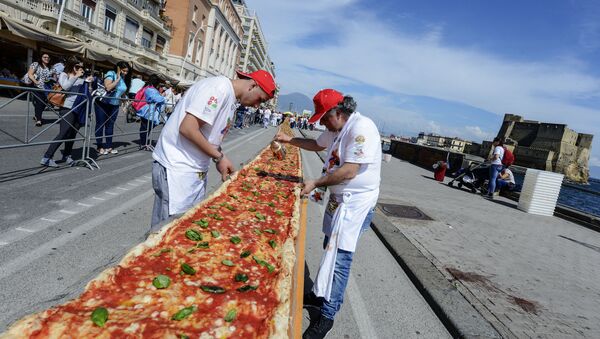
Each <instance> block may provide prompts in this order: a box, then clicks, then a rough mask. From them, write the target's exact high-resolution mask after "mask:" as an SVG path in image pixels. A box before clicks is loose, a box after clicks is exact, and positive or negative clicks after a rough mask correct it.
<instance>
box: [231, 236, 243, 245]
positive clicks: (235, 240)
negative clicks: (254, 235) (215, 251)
mask: <svg viewBox="0 0 600 339" xmlns="http://www.w3.org/2000/svg"><path fill="white" fill-rule="evenodd" d="M229 241H231V242H232V243H234V244H239V243H241V242H242V239H241V238H240V237H237V236H233V237H231V238H230V239H229Z"/></svg>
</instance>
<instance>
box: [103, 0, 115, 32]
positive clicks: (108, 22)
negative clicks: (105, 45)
mask: <svg viewBox="0 0 600 339" xmlns="http://www.w3.org/2000/svg"><path fill="white" fill-rule="evenodd" d="M116 20H117V10H116V9H114V8H112V7H110V6H108V5H106V11H104V30H105V31H107V32H111V33H113V29H114V26H115V21H116Z"/></svg>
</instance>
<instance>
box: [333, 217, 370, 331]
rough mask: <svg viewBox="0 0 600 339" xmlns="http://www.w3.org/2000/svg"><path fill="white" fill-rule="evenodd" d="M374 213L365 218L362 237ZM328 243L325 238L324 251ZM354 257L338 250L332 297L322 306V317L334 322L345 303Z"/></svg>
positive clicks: (361, 232) (348, 252)
mask: <svg viewBox="0 0 600 339" xmlns="http://www.w3.org/2000/svg"><path fill="white" fill-rule="evenodd" d="M373 212H374V210H370V211H369V213H368V214H367V216H366V217H365V220H364V221H363V224H362V227H361V229H360V235H362V234H363V233H364V232H365V231H367V230H368V229H369V227H371V219H373ZM325 213H327V212H325ZM360 235H359V237H360ZM328 242H329V237H327V236H325V239H324V241H323V249H325V247H327V243H328ZM353 255H354V252H350V251H345V250H342V249H340V248H338V250H337V255H336V258H335V269H334V270H333V286H332V288H331V296H330V298H329V301H327V300H323V305H322V306H321V315H322V316H324V317H326V318H328V319H331V320H333V318H334V317H335V314H336V313H337V312H338V311H339V310H340V308H341V307H342V303H343V302H344V292H345V291H346V285H347V284H348V279H349V278H350V266H351V265H352V257H353Z"/></svg>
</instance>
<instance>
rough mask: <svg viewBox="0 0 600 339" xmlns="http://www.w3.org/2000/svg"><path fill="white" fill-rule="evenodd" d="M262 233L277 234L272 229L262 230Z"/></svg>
mask: <svg viewBox="0 0 600 339" xmlns="http://www.w3.org/2000/svg"><path fill="white" fill-rule="evenodd" d="M263 232H265V233H270V234H277V231H275V230H274V229H272V228H267V229H266V230H264V231H263Z"/></svg>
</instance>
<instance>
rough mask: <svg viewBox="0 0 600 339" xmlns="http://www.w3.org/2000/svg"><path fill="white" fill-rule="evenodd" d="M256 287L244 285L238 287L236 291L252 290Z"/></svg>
mask: <svg viewBox="0 0 600 339" xmlns="http://www.w3.org/2000/svg"><path fill="white" fill-rule="evenodd" d="M257 288H258V286H252V285H244V286H242V287H240V288H238V289H237V290H238V292H248V291H254V290H256V289H257Z"/></svg>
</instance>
